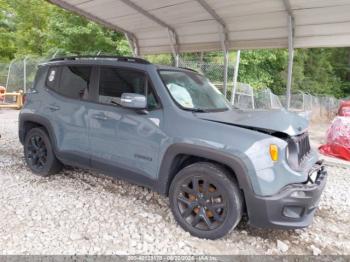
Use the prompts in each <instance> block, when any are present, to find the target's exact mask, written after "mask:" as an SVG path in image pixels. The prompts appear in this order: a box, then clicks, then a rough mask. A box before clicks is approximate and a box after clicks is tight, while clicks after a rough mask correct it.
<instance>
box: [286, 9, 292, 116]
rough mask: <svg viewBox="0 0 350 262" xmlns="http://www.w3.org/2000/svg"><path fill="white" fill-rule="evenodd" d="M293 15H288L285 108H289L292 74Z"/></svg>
mask: <svg viewBox="0 0 350 262" xmlns="http://www.w3.org/2000/svg"><path fill="white" fill-rule="evenodd" d="M293 23H294V21H293V17H292V16H291V15H289V16H288V78H287V93H286V100H287V101H286V102H287V110H289V108H290V99H291V91H292V80H293V79H292V76H293V61H294V41H293V40H294V39H293V36H294V30H293Z"/></svg>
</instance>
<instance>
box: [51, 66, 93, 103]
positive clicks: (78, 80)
mask: <svg viewBox="0 0 350 262" xmlns="http://www.w3.org/2000/svg"><path fill="white" fill-rule="evenodd" d="M91 71H92V66H75V65H73V66H53V67H50V68H49V70H48V73H47V78H46V86H47V87H48V88H49V89H51V90H53V91H55V92H56V93H58V94H60V95H62V96H65V97H68V98H72V99H79V100H87V99H88V98H89V89H90V76H91Z"/></svg>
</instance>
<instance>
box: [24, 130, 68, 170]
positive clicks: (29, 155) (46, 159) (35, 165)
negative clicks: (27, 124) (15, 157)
mask: <svg viewBox="0 0 350 262" xmlns="http://www.w3.org/2000/svg"><path fill="white" fill-rule="evenodd" d="M24 157H25V160H26V163H27V165H28V167H29V168H30V170H31V171H32V172H33V173H34V174H36V175H39V176H44V177H45V176H49V175H53V174H56V173H58V172H59V171H60V170H61V169H62V164H61V163H60V162H59V160H58V159H57V158H56V156H55V154H54V152H53V149H52V145H51V141H50V138H49V136H48V135H47V133H46V132H45V131H44V130H43V129H41V128H33V129H31V130H29V132H28V134H27V135H26V137H25V140H24Z"/></svg>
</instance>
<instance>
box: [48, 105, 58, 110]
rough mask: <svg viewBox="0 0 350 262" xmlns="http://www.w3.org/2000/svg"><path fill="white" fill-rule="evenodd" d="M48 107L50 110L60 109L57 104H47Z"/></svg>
mask: <svg viewBox="0 0 350 262" xmlns="http://www.w3.org/2000/svg"><path fill="white" fill-rule="evenodd" d="M49 109H50V110H51V111H57V110H60V107H59V106H56V105H50V106H49Z"/></svg>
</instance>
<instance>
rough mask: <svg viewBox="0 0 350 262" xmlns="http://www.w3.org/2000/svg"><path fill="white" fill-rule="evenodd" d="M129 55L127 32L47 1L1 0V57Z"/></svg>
mask: <svg viewBox="0 0 350 262" xmlns="http://www.w3.org/2000/svg"><path fill="white" fill-rule="evenodd" d="M57 51H59V53H61V54H91V53H97V52H101V53H108V54H116V55H129V54H130V49H129V46H128V43H127V41H126V40H125V39H124V37H123V34H121V33H117V32H113V31H112V30H108V29H106V28H103V27H102V26H100V25H98V24H96V23H94V22H91V21H88V20H86V19H85V18H83V17H80V16H77V15H74V14H71V13H69V12H66V11H64V10H62V9H60V8H58V7H56V6H54V5H51V4H49V3H47V2H46V1H44V0H26V1H23V0H0V60H9V59H12V58H14V57H24V56H27V55H35V56H48V55H52V54H53V53H55V52H57Z"/></svg>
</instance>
